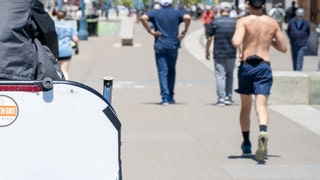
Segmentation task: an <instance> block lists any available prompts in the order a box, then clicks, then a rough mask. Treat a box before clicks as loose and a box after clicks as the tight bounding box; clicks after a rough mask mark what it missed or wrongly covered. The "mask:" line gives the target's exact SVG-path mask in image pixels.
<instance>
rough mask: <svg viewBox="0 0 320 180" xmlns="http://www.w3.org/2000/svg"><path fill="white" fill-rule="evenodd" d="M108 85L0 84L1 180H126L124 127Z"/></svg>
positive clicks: (50, 80) (59, 82)
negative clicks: (98, 87)
mask: <svg viewBox="0 0 320 180" xmlns="http://www.w3.org/2000/svg"><path fill="white" fill-rule="evenodd" d="M103 85H104V93H103V95H101V94H100V93H98V92H97V91H96V90H94V89H93V88H91V87H89V86H86V85H84V84H81V83H79V82H74V81H53V80H52V79H50V78H45V79H44V80H42V81H0V137H1V138H0V139H1V140H0V141H1V145H0V159H1V160H0V169H1V170H0V172H1V173H0V179H1V180H26V179H30V180H31V179H32V180H44V179H46V180H50V179H52V180H57V179H59V180H62V179H66V180H70V179H74V180H88V179H90V180H95V179H104V180H121V179H122V173H121V160H120V144H121V141H120V127H121V123H120V121H119V119H118V118H117V115H116V112H115V110H114V109H113V107H112V105H111V104H110V102H109V101H110V100H111V88H112V80H111V81H110V79H105V80H104V83H103Z"/></svg>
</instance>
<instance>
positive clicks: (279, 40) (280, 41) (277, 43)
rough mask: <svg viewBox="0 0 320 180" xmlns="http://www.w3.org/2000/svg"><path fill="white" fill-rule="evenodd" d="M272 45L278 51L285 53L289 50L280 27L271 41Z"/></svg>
mask: <svg viewBox="0 0 320 180" xmlns="http://www.w3.org/2000/svg"><path fill="white" fill-rule="evenodd" d="M271 45H272V46H273V47H274V48H275V49H276V50H278V51H280V52H282V53H285V52H287V50H288V49H287V43H286V40H285V38H284V35H283V33H282V31H281V30H280V28H279V27H277V30H276V33H275V36H274V38H273V40H272V42H271Z"/></svg>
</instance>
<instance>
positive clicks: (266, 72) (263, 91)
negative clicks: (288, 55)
mask: <svg viewBox="0 0 320 180" xmlns="http://www.w3.org/2000/svg"><path fill="white" fill-rule="evenodd" d="M265 1H266V0H248V1H247V5H248V8H249V12H250V15H249V16H246V17H242V18H240V19H239V20H238V21H237V25H236V31H235V33H234V36H233V38H232V44H233V46H235V47H237V48H238V49H239V61H240V63H241V64H240V66H239V69H238V89H237V90H236V92H237V93H239V94H240V97H241V112H240V127H241V131H242V135H243V139H244V140H243V142H242V144H241V149H242V152H243V155H250V154H251V142H250V139H249V132H250V112H251V102H252V101H251V100H252V96H251V95H252V94H254V95H255V110H256V114H257V116H258V122H259V130H260V133H259V136H258V149H257V151H256V154H255V155H256V159H257V160H264V159H265V157H266V155H267V143H268V134H267V125H268V112H267V100H268V96H269V94H270V89H271V85H272V70H271V67H270V55H269V49H270V46H273V47H274V48H275V49H277V50H278V51H280V52H282V53H285V52H286V51H287V46H286V42H285V38H284V36H283V34H282V31H281V30H280V28H279V25H278V23H277V22H276V21H275V20H274V19H272V18H271V17H268V16H266V15H263V14H262V7H263V6H264V4H265Z"/></svg>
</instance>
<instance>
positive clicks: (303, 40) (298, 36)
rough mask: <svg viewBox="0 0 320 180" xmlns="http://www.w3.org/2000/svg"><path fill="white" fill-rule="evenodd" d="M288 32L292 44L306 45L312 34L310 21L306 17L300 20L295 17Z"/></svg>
mask: <svg viewBox="0 0 320 180" xmlns="http://www.w3.org/2000/svg"><path fill="white" fill-rule="evenodd" d="M287 33H288V36H289V39H290V44H291V45H293V46H305V45H307V42H308V38H309V35H310V26H309V22H308V21H307V20H306V19H305V18H303V19H300V20H299V19H298V18H297V17H294V18H292V19H291V20H290V21H289V23H288V28H287Z"/></svg>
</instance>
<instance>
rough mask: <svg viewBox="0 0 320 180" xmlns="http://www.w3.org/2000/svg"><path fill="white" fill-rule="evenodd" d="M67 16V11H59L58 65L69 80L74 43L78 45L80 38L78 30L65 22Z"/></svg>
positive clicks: (56, 26)
mask: <svg viewBox="0 0 320 180" xmlns="http://www.w3.org/2000/svg"><path fill="white" fill-rule="evenodd" d="M66 15H67V12H66V11H65V10H60V11H58V13H57V21H55V28H56V32H57V35H58V42H59V57H58V64H59V65H60V66H61V70H62V72H63V74H64V77H65V79H66V80H69V78H70V75H69V66H70V61H71V58H72V54H73V51H72V42H74V43H78V41H79V38H78V32H77V30H76V29H75V28H74V27H73V26H72V25H71V24H70V23H68V22H66V21H65V18H66Z"/></svg>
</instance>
